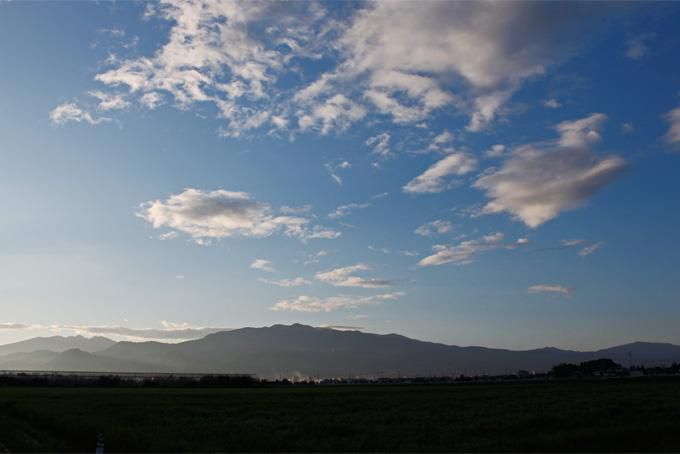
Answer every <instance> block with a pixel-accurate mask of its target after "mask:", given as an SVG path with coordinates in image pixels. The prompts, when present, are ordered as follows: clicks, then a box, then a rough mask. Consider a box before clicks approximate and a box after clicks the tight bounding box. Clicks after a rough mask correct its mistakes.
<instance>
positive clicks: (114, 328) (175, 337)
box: [0, 320, 231, 341]
mask: <svg viewBox="0 0 680 454" xmlns="http://www.w3.org/2000/svg"><path fill="white" fill-rule="evenodd" d="M161 326H162V327H161V328H131V327H128V326H120V325H62V324H51V325H43V324H25V323H0V330H3V329H4V330H41V331H50V332H53V333H76V334H83V335H92V336H111V337H115V338H122V339H124V340H148V339H155V340H169V341H181V340H189V339H199V338H201V337H205V336H207V335H208V334H212V333H216V332H220V331H229V330H230V329H231V328H217V327H203V326H194V325H190V324H188V323H175V322H168V321H165V320H163V321H162V322H161Z"/></svg>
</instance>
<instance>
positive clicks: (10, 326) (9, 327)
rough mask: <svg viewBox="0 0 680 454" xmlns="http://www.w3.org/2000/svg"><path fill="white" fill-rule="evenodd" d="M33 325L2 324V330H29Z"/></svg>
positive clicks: (0, 324) (0, 327)
mask: <svg viewBox="0 0 680 454" xmlns="http://www.w3.org/2000/svg"><path fill="white" fill-rule="evenodd" d="M29 328H31V325H26V324H24V323H7V322H5V323H0V331H1V330H15V329H29Z"/></svg>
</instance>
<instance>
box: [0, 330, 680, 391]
mask: <svg viewBox="0 0 680 454" xmlns="http://www.w3.org/2000/svg"><path fill="white" fill-rule="evenodd" d="M0 355H2V356H0V369H1V370H53V371H93V372H175V373H180V372H197V373H249V374H255V375H257V376H259V377H263V378H277V377H293V376H311V377H353V376H430V375H449V376H450V375H460V374H466V375H478V374H489V375H497V374H503V373H515V372H517V370H519V369H523V370H527V371H536V372H540V371H546V370H548V369H550V368H551V367H552V366H553V365H555V364H558V363H563V362H571V363H579V362H582V361H588V360H592V359H598V358H610V359H612V360H614V361H616V362H618V363H620V364H623V365H629V364H630V363H631V361H632V363H634V364H636V365H639V364H644V365H646V366H652V365H660V364H670V363H673V362H680V346H677V345H673V344H665V343H650V342H634V343H630V344H626V345H620V346H616V347H612V348H607V349H602V350H597V351H590V352H581V351H571V350H560V349H557V348H552V347H547V348H540V349H534V350H522V351H517V350H505V349H495V348H486V347H458V346H452V345H444V344H439V343H433V342H423V341H419V340H415V339H410V338H407V337H404V336H401V335H397V334H386V335H380V334H371V333H365V332H361V331H339V330H334V329H330V328H314V327H311V326H305V325H300V324H295V325H274V326H271V327H264V328H241V329H235V330H231V331H222V332H218V333H213V334H209V335H207V336H206V337H204V338H202V339H197V340H191V341H186V342H180V343H175V344H169V343H161V342H114V341H112V340H110V339H107V338H103V337H93V338H85V337H82V336H73V337H60V336H55V337H47V338H35V339H29V340H26V341H22V342H17V343H14V344H8V345H4V346H0Z"/></svg>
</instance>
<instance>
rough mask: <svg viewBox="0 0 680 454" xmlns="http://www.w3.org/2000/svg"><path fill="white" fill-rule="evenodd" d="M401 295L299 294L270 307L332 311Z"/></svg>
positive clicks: (280, 309) (399, 293)
mask: <svg viewBox="0 0 680 454" xmlns="http://www.w3.org/2000/svg"><path fill="white" fill-rule="evenodd" d="M402 296H404V293H403V292H392V293H382V294H379V295H371V296H348V295H339V296H330V297H327V298H320V297H316V296H307V295H301V296H298V297H296V298H291V299H284V300H281V301H279V302H278V303H276V304H275V305H274V306H272V308H271V309H272V310H275V311H293V312H332V311H335V310H338V309H354V308H357V307H359V306H366V305H374V304H380V303H383V302H385V301H394V300H398V299H399V298H401V297H402Z"/></svg>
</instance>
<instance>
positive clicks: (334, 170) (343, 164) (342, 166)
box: [324, 160, 352, 186]
mask: <svg viewBox="0 0 680 454" xmlns="http://www.w3.org/2000/svg"><path fill="white" fill-rule="evenodd" d="M324 167H326V170H328V173H329V174H330V176H331V178H332V179H333V181H335V182H336V183H337V184H338V185H339V186H342V178H341V177H340V175H338V170H347V169H351V168H352V163H350V162H349V161H345V160H341V161H340V162H338V163H337V164H334V163H332V162H327V163H326V164H324Z"/></svg>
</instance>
